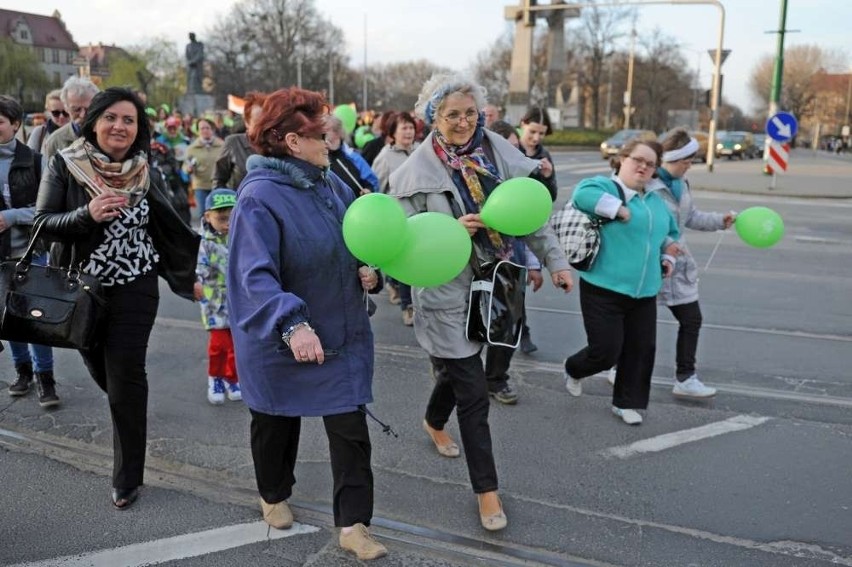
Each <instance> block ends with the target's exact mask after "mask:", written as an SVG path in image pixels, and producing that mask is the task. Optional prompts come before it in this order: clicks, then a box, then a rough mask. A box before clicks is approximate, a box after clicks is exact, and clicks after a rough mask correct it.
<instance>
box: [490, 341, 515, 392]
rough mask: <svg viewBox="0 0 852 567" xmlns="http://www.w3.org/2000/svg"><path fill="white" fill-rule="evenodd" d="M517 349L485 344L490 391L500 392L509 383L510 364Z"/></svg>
mask: <svg viewBox="0 0 852 567" xmlns="http://www.w3.org/2000/svg"><path fill="white" fill-rule="evenodd" d="M514 354H515V349H513V348H511V347H504V346H494V345H486V346H485V379H486V380H487V381H488V391H489V392H499V391H500V390H502V389H503V388H505V387H506V386H508V385H509V366H510V365H511V364H512V356H514Z"/></svg>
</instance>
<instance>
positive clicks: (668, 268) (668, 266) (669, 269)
mask: <svg viewBox="0 0 852 567" xmlns="http://www.w3.org/2000/svg"><path fill="white" fill-rule="evenodd" d="M662 266H663V277H664V278H667V277H669V276H671V275H672V274H673V273H674V266H673V265H672V263H671V262H669V261H668V260H663V261H662Z"/></svg>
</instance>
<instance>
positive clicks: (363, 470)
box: [250, 410, 373, 527]
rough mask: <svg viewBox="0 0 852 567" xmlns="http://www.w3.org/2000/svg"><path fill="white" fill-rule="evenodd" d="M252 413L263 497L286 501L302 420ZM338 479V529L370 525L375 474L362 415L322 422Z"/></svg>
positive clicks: (253, 451)
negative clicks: (371, 466)
mask: <svg viewBox="0 0 852 567" xmlns="http://www.w3.org/2000/svg"><path fill="white" fill-rule="evenodd" d="M250 412H251V454H252V458H253V460H254V474H255V479H256V480H257V490H258V492H259V493H260V496H261V498H263V500H264V501H266V502H267V503H269V504H276V503H278V502H281V501H282V500H287V499H288V498H290V496H291V495H292V493H293V485H294V484H296V477H295V475H294V470H295V468H296V458H297V456H298V453H299V434H300V432H301V429H302V418H301V417H286V416H281V415H268V414H265V413H260V412H256V411H254V410H250ZM322 420H323V425H325V434H326V436H327V437H328V450H329V453H330V454H331V473H332V476H333V477H334V503H333V509H334V525H335V526H337V527H348V526H353V525H355V524H357V523H362V524H364V525H365V526H369V525H370V520H372V518H373V471H372V469H371V468H370V453H371V451H372V445H371V444H370V432H369V430H368V429H367V417H366V415H365V414H364V412H362V411H354V412H350V413H341V414H338V415H327V416H324V417H323V418H322Z"/></svg>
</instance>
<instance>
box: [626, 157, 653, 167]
mask: <svg viewBox="0 0 852 567" xmlns="http://www.w3.org/2000/svg"><path fill="white" fill-rule="evenodd" d="M627 157H629V158H630V159H632V160H633V161H635V162H636V165H644V166H645V167H647V168H648V169H657V162H655V161H650V160H647V159H643V158H640V157H635V156H627Z"/></svg>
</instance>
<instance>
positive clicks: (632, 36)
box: [624, 25, 636, 130]
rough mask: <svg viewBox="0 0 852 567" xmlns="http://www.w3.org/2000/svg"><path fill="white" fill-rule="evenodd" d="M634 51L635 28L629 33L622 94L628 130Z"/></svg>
mask: <svg viewBox="0 0 852 567" xmlns="http://www.w3.org/2000/svg"><path fill="white" fill-rule="evenodd" d="M635 51H636V27H635V25H634V28H633V30H632V31H631V32H630V58H629V59H628V60H627V90H626V91H625V92H624V129H625V130H629V129H630V115H631V114H633V57H634V53H635Z"/></svg>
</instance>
